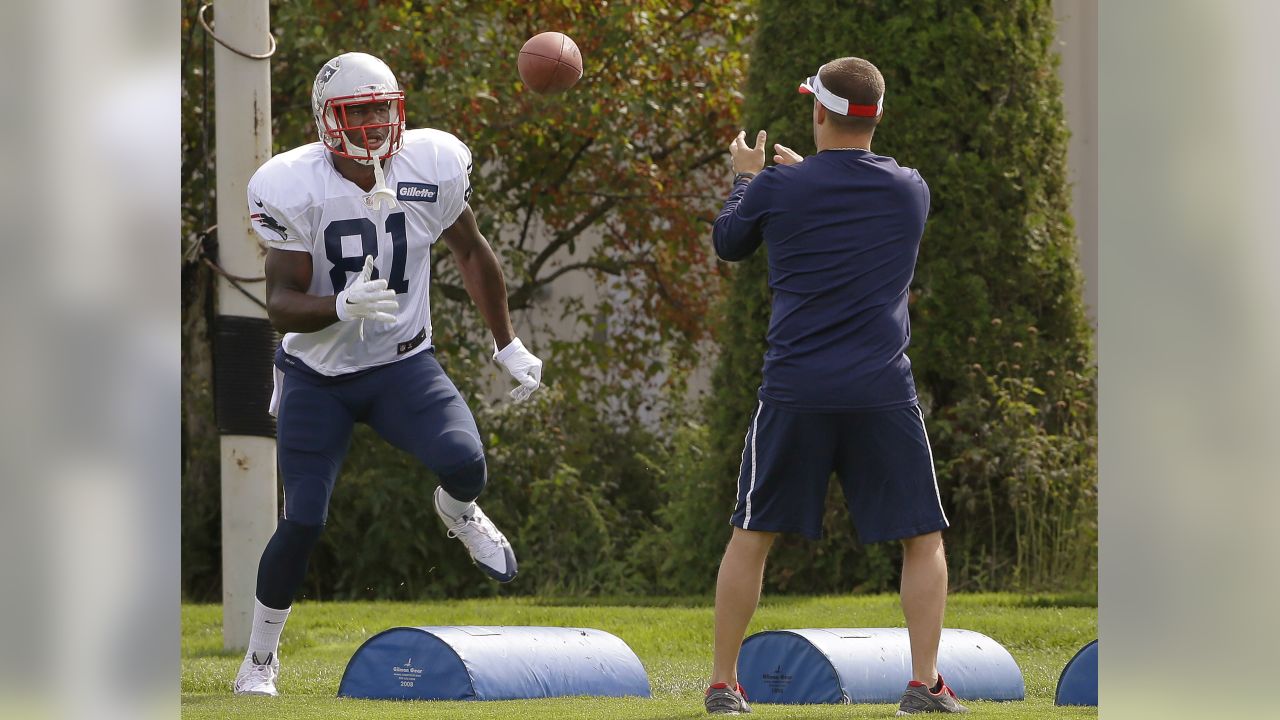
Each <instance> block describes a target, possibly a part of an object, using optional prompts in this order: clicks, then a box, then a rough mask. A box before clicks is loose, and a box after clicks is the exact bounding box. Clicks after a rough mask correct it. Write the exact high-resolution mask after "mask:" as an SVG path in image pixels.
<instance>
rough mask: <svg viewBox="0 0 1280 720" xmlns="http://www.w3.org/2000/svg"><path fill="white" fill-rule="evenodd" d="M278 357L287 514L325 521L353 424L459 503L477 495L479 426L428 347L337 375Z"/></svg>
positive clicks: (482, 474)
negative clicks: (423, 469)
mask: <svg viewBox="0 0 1280 720" xmlns="http://www.w3.org/2000/svg"><path fill="white" fill-rule="evenodd" d="M278 359H282V360H283V362H281V363H278V364H280V365H281V369H282V370H284V373H285V377H284V385H283V388H282V391H281V397H280V409H279V413H278V415H277V457H278V462H279V466H280V476H281V479H282V482H283V484H284V517H285V518H287V519H289V520H292V521H294V522H298V523H303V524H306V525H322V524H324V521H325V518H326V517H327V515H328V507H329V498H330V497H331V496H332V494H333V487H334V484H335V482H336V481H337V479H338V471H339V470H340V469H341V468H342V461H343V460H344V459H345V458H346V456H347V449H348V448H349V447H350V444H351V432H352V429H353V428H354V426H355V423H357V422H362V423H366V424H367V425H369V426H370V427H372V428H373V429H374V431H376V432H377V433H378V434H379V435H381V436H382V437H383V439H385V440H386V441H387V442H389V443H391V444H392V445H394V446H396V447H398V448H400V449H401V450H404V451H406V452H408V453H410V454H412V455H413V456H414V457H416V458H418V460H420V461H421V462H422V464H424V465H426V466H427V467H428V468H430V469H431V471H432V472H434V473H435V474H436V475H438V476H439V477H440V484H441V485H442V486H443V487H444V489H445V490H446V491H447V492H449V494H450V495H452V496H453V497H455V498H457V499H458V500H464V501H465V500H473V499H475V498H476V497H477V496H478V495H479V494H480V490H481V489H482V488H483V487H484V480H485V470H484V447H483V445H482V444H481V442H480V431H479V430H477V429H476V421H475V418H473V417H472V415H471V409H470V408H468V407H467V403H466V401H465V400H463V399H462V395H460V394H459V393H458V389H457V388H456V387H454V385H453V381H451V380H450V379H449V376H448V375H445V373H444V369H443V368H441V367H440V363H439V362H437V361H436V359H435V352H434V351H433V350H430V349H428V350H426V351H423V352H419V353H418V354H416V355H413V356H411V357H408V358H405V359H403V360H398V361H396V362H393V363H390V364H388V365H383V366H381V367H377V368H373V369H371V370H364V371H360V372H357V373H352V374H351V375H347V376H339V377H336V378H330V377H325V376H322V375H319V374H318V373H315V372H313V371H311V370H310V369H309V368H306V367H305V366H301V367H299V365H300V363H298V362H297V361H296V359H294V358H289V357H287V356H283V357H282V358H281V356H278ZM289 361H292V363H290V362H289Z"/></svg>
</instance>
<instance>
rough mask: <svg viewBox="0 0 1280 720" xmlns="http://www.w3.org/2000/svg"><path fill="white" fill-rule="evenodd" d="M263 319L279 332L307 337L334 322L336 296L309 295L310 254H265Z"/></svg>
mask: <svg viewBox="0 0 1280 720" xmlns="http://www.w3.org/2000/svg"><path fill="white" fill-rule="evenodd" d="M266 270H267V273H266V274H267V317H269V318H271V326H272V327H274V328H275V329H276V330H278V331H280V332H297V333H309V332H315V331H317V330H323V329H325V328H327V327H329V326H330V325H332V324H334V323H336V322H338V311H337V310H336V309H335V307H336V303H337V296H336V295H323V296H321V295H309V294H307V288H309V287H311V253H305V252H295V251H293V250H276V249H275V248H272V249H270V250H267V267H266Z"/></svg>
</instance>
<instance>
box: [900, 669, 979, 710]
mask: <svg viewBox="0 0 1280 720" xmlns="http://www.w3.org/2000/svg"><path fill="white" fill-rule="evenodd" d="M938 685H940V686H941V687H939V688H938V692H936V693H934V692H933V691H931V690H930V689H929V686H928V685H925V684H924V683H922V682H920V681H919V680H912V681H911V682H909V683H907V691H906V692H904V693H902V702H901V703H899V704H898V712H897V714H896V715H897V716H898V717H901V716H903V715H916V714H919V713H967V712H969V708H967V707H965V706H963V705H961V704H960V701H959V700H957V699H956V694H955V692H953V691H952V690H951V688H949V687H947V683H946V682H944V681H943V679H942V676H941V675H939V676H938Z"/></svg>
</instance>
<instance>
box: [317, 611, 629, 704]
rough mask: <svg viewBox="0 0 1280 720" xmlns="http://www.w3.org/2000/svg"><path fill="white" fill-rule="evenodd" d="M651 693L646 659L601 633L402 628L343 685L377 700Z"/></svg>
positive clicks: (354, 666) (355, 661)
mask: <svg viewBox="0 0 1280 720" xmlns="http://www.w3.org/2000/svg"><path fill="white" fill-rule="evenodd" d="M565 695H595V696H601V697H623V696H639V697H650V693H649V678H648V676H647V675H645V672H644V666H642V665H641V664H640V659H639V658H637V657H636V654H635V653H634V652H632V651H631V648H629V647H627V644H626V643H624V642H622V641H621V640H619V639H618V638H617V637H615V636H613V635H610V634H609V633H607V632H603V631H601V630H591V629H586V628H560V627H479V626H449V627H398V628H392V629H390V630H386V631H384V632H381V633H379V634H377V635H375V636H373V637H371V638H369V639H368V640H367V641H365V643H364V644H363V645H361V646H360V648H359V649H357V650H356V652H355V655H353V656H352V657H351V661H350V662H349V663H347V669H346V672H344V673H343V675H342V682H341V684H340V685H339V686H338V696H339V697H351V698H366V699H372V700H524V699H530V698H549V697H560V696H565Z"/></svg>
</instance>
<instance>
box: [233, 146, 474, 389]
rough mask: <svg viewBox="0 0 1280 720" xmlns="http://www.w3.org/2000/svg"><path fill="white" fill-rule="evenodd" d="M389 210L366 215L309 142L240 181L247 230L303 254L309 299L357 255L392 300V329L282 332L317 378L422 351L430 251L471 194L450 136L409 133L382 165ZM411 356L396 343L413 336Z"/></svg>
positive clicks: (352, 269) (361, 199) (355, 194)
mask: <svg viewBox="0 0 1280 720" xmlns="http://www.w3.org/2000/svg"><path fill="white" fill-rule="evenodd" d="M385 169H386V178H387V187H389V188H391V189H392V190H394V191H395V193H396V202H397V203H398V207H395V208H390V207H387V206H386V205H385V204H384V205H383V206H382V208H381V209H377V210H375V209H373V207H371V203H369V202H368V200H367V198H368V197H369V194H368V193H366V192H365V191H364V190H361V189H360V188H359V187H358V186H357V185H356V184H355V183H352V182H351V181H349V180H347V179H346V178H344V177H342V175H340V174H338V171H337V169H335V168H334V166H333V161H332V160H331V159H330V157H329V151H328V150H327V149H325V147H324V145H322V144H320V143H318V142H315V143H311V144H310V145H304V146H302V147H300V148H296V149H294V150H290V151H288V152H285V153H281V154H279V155H276V156H275V157H273V158H271V159H270V160H268V161H267V162H266V163H265V164H264V165H263V166H262V167H260V168H258V171H257V172H255V173H254V174H253V178H252V179H250V180H249V215H250V218H251V222H252V225H253V229H254V230H256V231H257V232H258V234H259V235H261V236H262V238H263V239H265V240H266V242H267V244H268V245H269V246H270V247H272V248H275V249H278V250H290V251H295V252H305V253H311V263H312V271H311V287H310V288H309V289H308V290H307V292H308V293H310V294H312V295H335V294H337V293H338V292H340V291H341V290H342V289H343V288H345V287H346V286H347V285H348V284H349V283H351V282H352V281H354V280H355V278H356V276H358V275H359V274H360V269H361V267H362V266H363V264H364V258H365V256H366V255H372V256H373V258H374V265H375V267H376V268H377V271H376V274H375V275H374V276H373V277H374V279H377V278H386V279H387V286H388V287H389V288H390V289H392V290H395V291H396V301H397V302H399V304H400V309H399V311H397V312H396V321H395V322H394V323H380V322H373V321H368V322H365V326H364V340H361V339H360V334H359V332H360V331H359V324H360V321H359V320H349V321H346V322H337V323H334V324H333V325H330V326H329V327H327V328H325V329H323V330H318V331H316V332H311V333H288V334H286V335H285V336H284V350H285V352H287V353H289V354H290V355H293V356H295V357H297V358H299V359H301V360H302V361H303V362H305V363H306V364H307V365H308V366H310V367H311V368H312V369H314V370H316V371H317V372H320V373H323V374H325V375H341V374H343V373H349V372H353V371H356V370H361V369H364V368H369V367H374V366H377V365H384V364H386V363H389V362H393V361H395V360H399V359H402V358H405V357H409V356H410V355H413V354H415V353H418V352H422V351H424V350H426V349H427V348H428V347H430V346H431V304H430V300H429V299H428V295H429V293H428V289H429V286H430V283H431V246H432V245H433V244H434V243H435V241H436V240H437V239H438V238H439V237H440V234H441V233H442V232H444V230H445V229H446V228H448V227H449V226H450V225H453V223H454V221H455V220H457V219H458V216H459V215H461V214H462V211H463V208H465V207H466V204H467V199H468V198H469V197H470V195H471V184H470V180H469V177H468V176H469V174H470V172H471V151H470V150H468V149H467V146H466V145H464V144H463V143H462V141H460V140H458V138H456V137H454V136H453V135H450V134H449V133H447V132H442V131H440V130H431V129H425V128H424V129H418V130H409V131H407V132H405V134H404V147H403V148H402V149H401V150H400V152H399V153H396V155H394V156H393V157H392V158H391V159H390V160H389V161H387V164H386V166H385ZM424 332H425V333H426V339H425V340H424V341H423V342H421V343H419V344H418V345H416V346H415V347H414V348H412V349H411V350H406V346H405V344H406V343H408V342H410V341H412V340H414V339H415V338H417V337H418V336H419V334H420V333H424Z"/></svg>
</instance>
